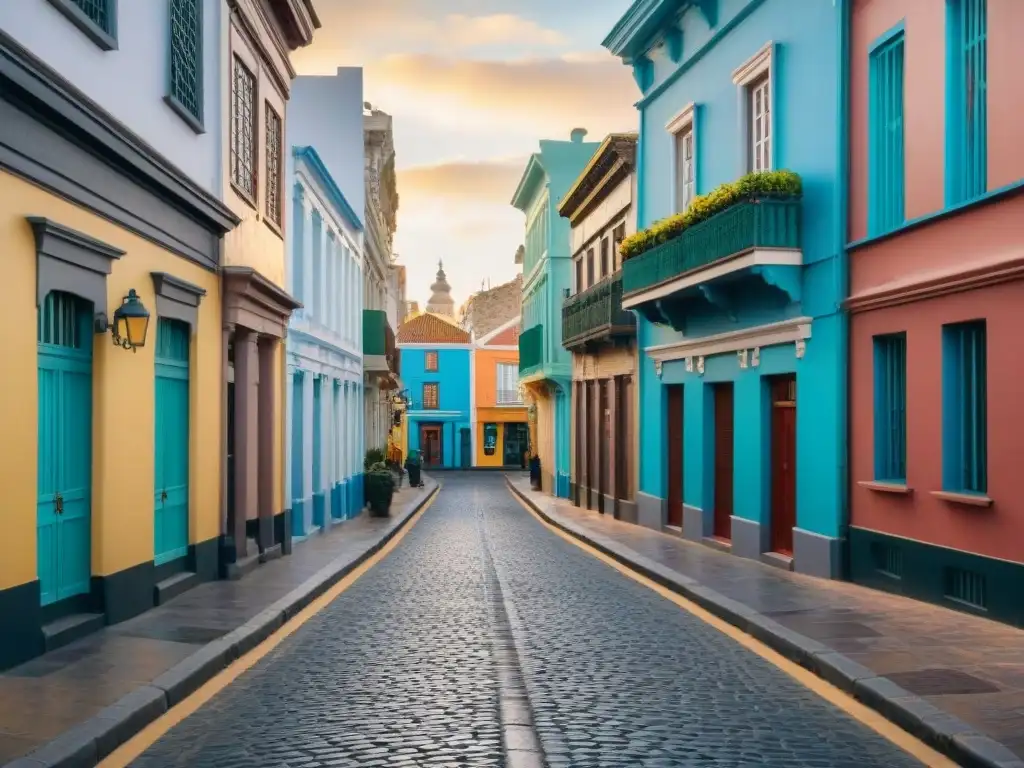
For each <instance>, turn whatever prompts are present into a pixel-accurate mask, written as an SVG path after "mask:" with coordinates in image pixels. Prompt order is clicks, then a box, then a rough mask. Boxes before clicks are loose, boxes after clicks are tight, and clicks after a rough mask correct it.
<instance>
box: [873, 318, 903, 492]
mask: <svg viewBox="0 0 1024 768" xmlns="http://www.w3.org/2000/svg"><path fill="white" fill-rule="evenodd" d="M875 479H876V480H881V481H886V482H896V483H903V482H905V481H906V479H907V336H906V334H903V333H900V334H893V335H890V336H877V337H875Z"/></svg>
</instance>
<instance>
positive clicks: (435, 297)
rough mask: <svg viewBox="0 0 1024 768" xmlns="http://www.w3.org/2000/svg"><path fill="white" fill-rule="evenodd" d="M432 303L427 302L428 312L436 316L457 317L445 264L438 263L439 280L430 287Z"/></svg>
mask: <svg viewBox="0 0 1024 768" xmlns="http://www.w3.org/2000/svg"><path fill="white" fill-rule="evenodd" d="M430 291H431V293H430V301H428V302H427V312H433V313H434V314H435V315H447V316H448V317H455V299H453V298H452V287H451V286H450V285H448V279H447V277H445V274H444V262H442V261H438V262H437V279H435V280H434V282H433V284H432V285H431V286H430Z"/></svg>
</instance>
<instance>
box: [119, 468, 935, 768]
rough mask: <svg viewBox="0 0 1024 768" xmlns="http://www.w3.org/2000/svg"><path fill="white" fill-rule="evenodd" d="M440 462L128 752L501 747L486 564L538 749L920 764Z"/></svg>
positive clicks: (435, 759)
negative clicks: (224, 671) (195, 705)
mask: <svg viewBox="0 0 1024 768" xmlns="http://www.w3.org/2000/svg"><path fill="white" fill-rule="evenodd" d="M444 480H445V482H444V484H445V488H444V490H442V492H441V495H440V497H439V498H438V500H437V501H436V502H435V503H434V505H433V507H432V508H431V509H430V510H429V511H428V512H427V514H426V516H425V517H424V518H423V519H422V520H421V521H420V522H419V523H418V524H417V525H416V527H415V528H414V529H412V531H411V532H410V533H409V535H408V536H407V537H406V538H405V539H404V540H403V541H402V543H401V545H400V546H399V547H398V548H397V549H396V550H394V551H393V552H392V553H391V554H390V555H389V556H388V557H387V558H386V559H385V560H384V561H383V562H381V563H380V564H378V565H377V566H376V567H374V568H373V569H372V570H371V571H369V572H368V573H367V574H365V575H364V576H363V577H362V578H361V579H360V580H359V581H357V582H356V583H355V584H354V585H353V586H352V587H350V588H349V589H348V590H347V591H346V592H345V593H343V594H342V595H341V596H340V597H339V598H338V599H337V600H335V601H334V602H333V603H331V605H329V606H328V607H327V608H326V609H324V611H322V612H321V613H320V614H319V615H317V616H316V617H315V618H313V619H312V620H310V621H309V622H308V623H307V624H306V625H305V626H303V627H302V628H301V629H300V630H298V631H297V632H296V633H295V634H294V635H292V636H291V637H290V638H288V639H287V640H285V641H284V642H283V643H282V644H281V645H280V646H278V647H277V648H276V649H275V650H274V651H272V652H271V653H270V654H268V655H267V656H266V657H265V658H264V659H263V660H262V661H260V662H259V663H258V664H257V665H256V666H255V667H254V668H253V669H252V670H250V671H249V672H247V673H246V674H244V675H243V676H242V677H241V678H239V679H238V680H237V681H236V682H235V683H234V684H233V685H232V686H230V687H229V688H228V689H226V690H225V691H223V692H221V693H220V694H218V695H217V696H216V697H215V698H214V699H213V700H212V701H210V702H209V703H208V704H207V705H206V706H205V707H204V708H203V709H201V710H200V711H199V712H197V713H196V714H195V715H193V716H192V717H190V718H188V719H187V720H185V721H184V722H183V723H181V724H180V725H178V726H177V727H176V728H174V729H173V730H172V731H171V732H170V733H168V734H167V736H165V737H164V738H163V739H161V740H160V741H159V742H157V744H155V745H154V746H153V747H152V748H151V749H150V750H149V751H148V752H146V753H145V754H144V755H143V756H142V757H140V758H139V759H138V760H137V761H136V762H135V763H134V765H136V766H139V767H140V768H173V767H175V766H189V768H214V767H216V768H263V767H264V766H265V767H266V768H271V767H273V768H279V767H284V768H316V767H318V766H324V767H326V766H359V767H363V766H397V767H399V768H400V767H401V766H501V765H503V758H502V749H501V723H500V720H499V714H498V711H499V710H498V684H497V668H496V665H495V663H494V661H493V658H492V645H491V635H492V632H493V630H494V627H493V621H494V618H493V615H492V613H491V612H490V611H489V610H488V602H487V584H488V581H489V580H492V583H493V578H494V576H495V575H496V576H497V578H498V580H499V582H500V584H501V588H502V591H503V593H504V596H505V598H506V599H507V600H508V602H509V603H510V607H511V611H510V614H511V617H512V623H513V629H514V633H515V635H516V640H517V644H518V652H519V657H520V659H521V660H522V664H523V667H524V670H523V671H524V676H525V682H526V688H527V691H528V692H529V694H530V704H531V706H532V709H533V715H534V724H535V726H536V728H537V730H538V732H539V734H540V737H541V741H542V743H543V745H544V747H545V749H546V750H547V753H548V755H547V757H548V762H549V764H550V765H551V766H563V765H564V766H573V768H590V767H591V766H594V767H597V766H602V767H603V766H631V767H632V766H652V767H654V766H679V767H681V768H686V767H688V766H716V767H717V766H774V767H776V768H796V767H797V766H808V767H817V766H820V767H821V768H845V766H850V767H851V768H852V767H853V766H857V768H871V767H872V766H879V767H881V766H885V768H902V767H903V766H914V765H918V763H917V762H916V761H915V760H913V759H912V758H911V757H909V756H907V755H906V754H905V753H903V752H902V751H900V750H899V749H897V748H896V747H895V746H892V745H891V744H889V743H888V742H886V741H885V740H883V739H882V738H881V737H879V736H877V735H876V734H874V733H873V732H872V731H870V730H868V729H867V728H866V727H864V726H862V725H860V724H859V723H857V722H856V721H854V720H852V719H850V718H849V717H848V716H846V715H845V714H843V713H842V712H840V711H839V710H837V709H836V708H834V707H833V706H832V705H830V704H828V703H827V702H825V701H823V700H821V699H820V698H818V697H817V696H815V695H814V694H812V693H811V692H809V691H808V690H806V689H805V688H803V687H802V686H800V685H799V684H797V683H796V682H795V681H793V680H792V679H791V678H789V677H788V676H787V675H785V674H784V673H783V672H781V671H779V670H777V669H776V668H774V667H772V666H771V665H769V664H768V663H767V662H765V661H764V660H762V659H761V658H759V657H757V656H755V655H754V654H752V653H750V652H749V651H747V650H745V649H744V648H742V647H741V646H739V645H738V644H736V643H735V642H733V641H732V640H730V639H729V638H727V637H726V636H724V635H722V634H720V633H719V632H717V631H716V630H714V629H712V628H710V627H708V626H707V625H705V624H703V623H702V622H700V621H699V620H698V619H696V618H694V617H692V616H691V615H690V614H688V613H686V612H685V611H682V610H680V609H679V608H678V607H676V606H674V605H673V604H671V603H670V602H668V601H666V600H664V599H663V598H661V597H659V596H658V595H657V594H655V593H654V592H652V591H650V590H648V589H647V588H645V587H643V586H641V585H639V584H637V583H636V582H634V581H632V580H631V579H628V578H626V577H624V576H623V575H621V574H619V573H617V572H615V571H614V570H612V569H611V568H609V567H607V566H605V565H603V564H602V563H600V562H599V561H597V560H595V559H593V558H591V557H589V556H588V555H586V554H585V553H583V552H581V551H580V550H579V549H577V548H576V547H574V546H573V545H571V544H569V543H567V542H565V541H563V540H562V539H560V538H558V537H556V536H554V535H552V534H550V533H548V532H547V531H546V530H545V529H544V528H543V527H542V526H541V525H540V524H539V523H538V522H536V521H535V520H534V519H533V518H532V517H530V516H528V515H527V513H526V512H525V511H524V510H523V509H522V508H521V507H520V506H519V505H518V504H517V503H516V502H515V501H514V500H513V499H512V497H511V496H510V495H509V494H508V492H507V491H506V490H505V488H504V481H503V479H502V478H500V477H499V476H497V475H493V476H492V475H489V474H486V475H485V474H482V473H478V474H472V475H455V474H453V475H447V476H446V477H445V479H444ZM485 547H486V550H485ZM487 551H489V553H490V556H489V557H488V556H487ZM492 569H493V570H492Z"/></svg>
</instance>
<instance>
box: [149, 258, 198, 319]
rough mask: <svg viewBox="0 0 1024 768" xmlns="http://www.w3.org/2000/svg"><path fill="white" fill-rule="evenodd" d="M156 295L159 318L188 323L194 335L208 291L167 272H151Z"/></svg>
mask: <svg viewBox="0 0 1024 768" xmlns="http://www.w3.org/2000/svg"><path fill="white" fill-rule="evenodd" d="M150 276H151V277H152V278H153V291H154V292H155V293H156V313H157V316H159V317H166V318H171V319H172V320H180V321H181V322H183V323H188V325H189V327H190V328H191V329H192V333H193V334H194V333H195V332H196V326H197V325H198V323H199V302H200V301H202V299H203V296H205V295H206V289H205V288H200V287H199V286H198V285H193V284H192V283H190V282H188V281H186V280H182V279H181V278H180V277H175V276H174V275H169V274H167V273H166V272H150Z"/></svg>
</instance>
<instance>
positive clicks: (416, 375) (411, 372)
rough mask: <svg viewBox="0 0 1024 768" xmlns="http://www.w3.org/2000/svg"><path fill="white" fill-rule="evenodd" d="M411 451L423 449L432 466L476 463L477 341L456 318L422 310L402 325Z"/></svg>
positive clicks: (425, 462) (408, 448)
mask: <svg viewBox="0 0 1024 768" xmlns="http://www.w3.org/2000/svg"><path fill="white" fill-rule="evenodd" d="M397 339H398V350H399V355H400V361H401V371H402V381H403V382H404V384H405V386H406V390H405V396H406V398H407V403H408V406H407V408H406V411H405V415H404V419H405V427H406V429H405V434H406V440H407V442H406V453H408V451H420V454H421V457H422V461H423V466H424V467H425V468H428V469H460V468H462V469H465V468H469V467H471V466H472V465H473V438H472V429H471V414H472V391H473V372H472V366H473V357H472V355H473V344H472V342H471V340H470V335H469V333H468V332H466V331H464V330H462V329H461V328H459V327H457V326H456V325H455V324H454V322H453V321H449V320H447V319H442V318H440V317H438V316H436V315H432V314H422V315H419V316H417V317H414V318H412V319H410V320H408V321H407V322H405V323H404V324H403V325H402V326H401V327H400V328H399V330H398V337H397Z"/></svg>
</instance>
